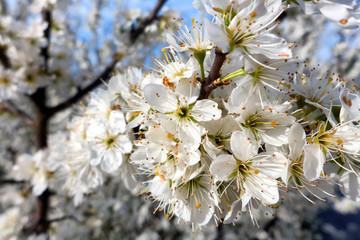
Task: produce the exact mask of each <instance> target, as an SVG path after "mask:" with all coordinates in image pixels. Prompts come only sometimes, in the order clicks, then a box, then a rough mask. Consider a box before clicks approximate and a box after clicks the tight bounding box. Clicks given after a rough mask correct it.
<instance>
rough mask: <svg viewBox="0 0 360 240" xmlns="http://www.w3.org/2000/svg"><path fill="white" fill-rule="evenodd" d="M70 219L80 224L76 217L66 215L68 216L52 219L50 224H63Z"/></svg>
mask: <svg viewBox="0 0 360 240" xmlns="http://www.w3.org/2000/svg"><path fill="white" fill-rule="evenodd" d="M68 219H71V220H75V221H76V222H79V220H78V219H77V218H76V217H74V216H72V215H66V216H63V217H59V218H54V219H50V220H49V223H54V222H62V221H65V220H68Z"/></svg>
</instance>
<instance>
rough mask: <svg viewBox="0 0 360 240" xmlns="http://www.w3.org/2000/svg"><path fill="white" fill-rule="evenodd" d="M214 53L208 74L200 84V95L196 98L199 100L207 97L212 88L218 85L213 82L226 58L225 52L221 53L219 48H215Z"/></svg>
mask: <svg viewBox="0 0 360 240" xmlns="http://www.w3.org/2000/svg"><path fill="white" fill-rule="evenodd" d="M215 54H216V56H215V59H214V62H213V65H212V67H211V70H210V73H209V76H208V78H207V79H206V81H205V83H203V85H202V86H201V91H200V96H199V98H198V99H199V100H201V99H206V98H208V97H209V96H210V93H211V92H212V90H214V89H215V88H217V87H218V85H215V84H214V81H215V80H216V79H218V78H219V74H220V70H221V67H222V65H223V64H224V62H225V60H226V55H227V53H222V52H221V51H220V50H219V49H217V48H216V50H215Z"/></svg>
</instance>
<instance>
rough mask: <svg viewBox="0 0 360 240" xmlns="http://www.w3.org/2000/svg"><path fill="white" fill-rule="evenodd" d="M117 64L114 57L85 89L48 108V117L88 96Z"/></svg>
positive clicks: (116, 59)
mask: <svg viewBox="0 0 360 240" xmlns="http://www.w3.org/2000/svg"><path fill="white" fill-rule="evenodd" d="M117 62H118V58H117V57H114V58H113V60H112V62H111V64H110V65H109V66H107V67H106V69H105V70H104V71H103V72H102V73H101V74H100V75H99V76H98V77H97V78H96V79H95V80H94V81H93V82H92V83H91V84H90V85H89V86H87V87H85V88H83V89H81V90H79V91H78V92H77V93H76V94H75V95H74V96H73V97H71V98H69V99H68V100H66V101H65V102H63V103H60V104H59V105H57V106H55V107H52V108H49V109H48V113H49V115H50V116H51V115H53V114H55V113H57V112H60V111H62V110H64V109H66V108H68V107H71V106H72V105H73V104H75V103H76V102H78V101H79V100H80V99H81V98H82V97H84V96H85V95H86V94H88V93H89V92H90V91H92V90H94V89H95V88H96V87H98V86H99V85H100V84H102V83H103V81H104V80H105V79H107V78H109V76H110V74H111V73H112V72H113V69H114V68H115V65H116V64H117Z"/></svg>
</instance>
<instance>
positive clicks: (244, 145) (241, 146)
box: [230, 131, 257, 161]
mask: <svg viewBox="0 0 360 240" xmlns="http://www.w3.org/2000/svg"><path fill="white" fill-rule="evenodd" d="M230 144H231V151H232V152H233V154H234V155H235V157H236V158H237V159H239V160H241V161H246V160H248V159H250V158H251V157H252V156H254V155H256V154H257V146H256V145H255V144H253V143H250V141H249V140H248V137H247V136H246V134H245V133H243V132H240V131H236V132H234V133H233V134H232V135H231V140H230Z"/></svg>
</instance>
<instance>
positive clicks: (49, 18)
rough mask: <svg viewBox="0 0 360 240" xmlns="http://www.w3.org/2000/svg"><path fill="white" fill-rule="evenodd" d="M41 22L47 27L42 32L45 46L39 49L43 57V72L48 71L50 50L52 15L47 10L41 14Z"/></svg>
mask: <svg viewBox="0 0 360 240" xmlns="http://www.w3.org/2000/svg"><path fill="white" fill-rule="evenodd" d="M42 16H43V21H44V22H46V23H47V24H48V25H47V27H46V29H45V30H44V37H45V38H46V39H47V44H46V46H45V47H43V48H41V55H42V56H43V57H44V68H45V71H47V70H48V62H49V57H50V54H49V49H50V43H51V41H50V39H51V25H52V13H51V11H50V10H49V9H44V10H43V12H42Z"/></svg>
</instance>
